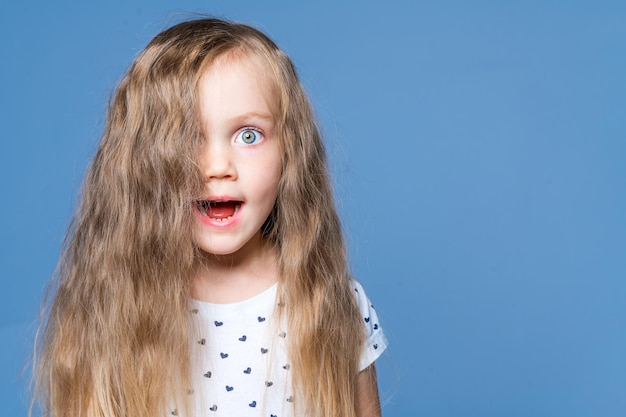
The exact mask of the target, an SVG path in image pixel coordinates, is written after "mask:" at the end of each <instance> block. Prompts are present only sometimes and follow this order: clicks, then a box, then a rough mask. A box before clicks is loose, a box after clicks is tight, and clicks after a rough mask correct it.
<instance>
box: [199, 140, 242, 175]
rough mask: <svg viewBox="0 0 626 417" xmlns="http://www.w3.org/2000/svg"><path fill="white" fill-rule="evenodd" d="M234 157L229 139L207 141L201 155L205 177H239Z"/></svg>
mask: <svg viewBox="0 0 626 417" xmlns="http://www.w3.org/2000/svg"><path fill="white" fill-rule="evenodd" d="M233 157H234V154H233V152H232V149H231V148H230V146H229V144H228V142H227V141H219V140H209V141H207V142H206V143H205V146H204V150H203V152H202V156H201V158H202V160H201V167H202V172H203V174H204V176H205V179H206V180H212V179H230V180H234V179H237V170H236V168H235V163H234V160H233Z"/></svg>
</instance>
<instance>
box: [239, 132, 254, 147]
mask: <svg viewBox="0 0 626 417" xmlns="http://www.w3.org/2000/svg"><path fill="white" fill-rule="evenodd" d="M238 139H241V141H242V142H243V143H245V144H247V145H252V144H253V143H254V142H256V141H257V140H259V132H257V131H256V130H252V129H245V130H243V131H241V133H240V134H239V135H238Z"/></svg>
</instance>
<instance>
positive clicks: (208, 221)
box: [194, 203, 243, 229]
mask: <svg viewBox="0 0 626 417" xmlns="http://www.w3.org/2000/svg"><path fill="white" fill-rule="evenodd" d="M242 209H243V203H241V204H239V208H238V209H237V211H236V212H235V214H233V215H232V216H230V217H229V218H227V219H226V220H221V219H219V220H218V219H214V218H212V217H209V216H205V215H203V214H202V213H201V212H200V210H199V209H198V208H197V207H196V208H194V211H195V213H196V217H197V218H198V220H200V221H201V222H202V224H204V225H206V226H210V227H214V228H217V229H224V228H228V227H232V226H233V225H234V224H235V223H237V221H238V220H239V215H240V213H241V210H242Z"/></svg>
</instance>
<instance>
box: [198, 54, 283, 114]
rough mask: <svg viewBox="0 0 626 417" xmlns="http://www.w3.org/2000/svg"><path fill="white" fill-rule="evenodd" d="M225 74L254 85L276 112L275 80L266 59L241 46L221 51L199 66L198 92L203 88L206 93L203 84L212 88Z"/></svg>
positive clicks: (278, 94)
mask: <svg viewBox="0 0 626 417" xmlns="http://www.w3.org/2000/svg"><path fill="white" fill-rule="evenodd" d="M229 78H231V79H232V78H238V79H240V80H241V81H242V83H243V84H246V85H247V86H248V87H251V86H255V87H257V88H258V90H259V91H261V92H262V94H263V95H264V96H265V99H266V100H267V102H268V104H270V105H271V107H272V111H273V112H275V113H276V114H278V111H279V107H280V103H279V102H280V99H279V97H280V93H279V88H278V80H277V75H276V71H275V69H274V68H273V66H272V65H270V63H269V62H268V59H264V57H262V56H260V54H258V53H254V52H252V51H249V50H244V49H239V50H233V51H228V52H226V53H223V54H221V55H220V56H218V57H216V58H215V59H213V60H211V62H209V63H208V64H207V65H205V66H204V67H203V68H202V70H201V72H200V79H199V83H198V92H199V93H200V92H201V91H202V90H203V89H204V91H203V93H204V94H206V93H209V94H210V91H208V90H207V88H206V87H207V86H208V85H209V86H212V87H213V88H215V87H217V86H219V85H220V84H222V83H223V82H224V81H225V80H226V79H229ZM207 84H208V85H207Z"/></svg>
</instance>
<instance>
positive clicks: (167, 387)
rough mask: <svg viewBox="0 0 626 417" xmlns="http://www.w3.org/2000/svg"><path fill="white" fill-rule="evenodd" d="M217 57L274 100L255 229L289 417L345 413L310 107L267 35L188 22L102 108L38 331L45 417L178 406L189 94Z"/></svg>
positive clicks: (336, 261)
mask: <svg viewBox="0 0 626 417" xmlns="http://www.w3.org/2000/svg"><path fill="white" fill-rule="evenodd" d="M226 54H237V55H238V56H250V57H254V58H255V60H254V62H258V63H259V65H261V66H262V70H263V71H264V72H265V75H266V76H267V78H268V80H270V81H271V82H273V83H274V84H275V86H274V87H275V91H276V92H277V97H278V102H279V103H278V109H277V111H278V113H279V114H277V115H276V118H277V121H278V129H279V130H278V131H279V136H280V140H281V147H282V149H283V152H284V156H283V174H282V177H281V181H280V187H279V194H278V198H277V201H276V204H275V207H274V210H273V212H272V213H271V215H270V218H269V219H268V221H267V222H266V224H265V225H264V228H263V231H264V236H266V238H267V239H268V240H269V241H271V242H272V243H273V244H274V245H276V247H277V249H278V253H279V265H280V268H279V269H280V277H279V284H280V285H279V288H280V291H279V297H280V301H281V302H280V306H281V307H280V308H279V311H278V313H279V314H280V316H281V317H284V319H285V320H286V322H287V325H288V329H289V332H290V335H291V336H290V342H289V343H290V345H289V355H290V359H291V361H292V363H293V364H294V366H293V378H294V379H293V384H294V389H295V392H296V393H297V395H296V396H295V401H294V407H296V408H297V409H298V410H301V411H302V412H304V413H305V414H306V415H307V416H319V417H321V416H342V417H344V416H345V417H350V416H354V415H355V391H356V377H357V374H358V371H359V369H358V358H359V354H360V350H361V345H362V342H363V338H364V335H363V326H362V323H361V319H360V317H359V314H358V309H357V307H356V301H355V299H354V297H353V293H352V292H353V289H352V287H351V284H350V276H349V273H348V270H347V262H346V254H345V245H344V242H343V239H342V235H341V228H340V222H339V219H338V216H337V213H336V209H335V206H334V203H333V196H332V190H331V187H330V182H329V179H328V170H327V166H326V158H325V152H324V147H323V144H322V140H321V137H320V134H319V131H318V129H317V126H316V124H315V120H314V117H313V114H312V110H311V107H310V105H309V102H308V100H307V98H306V95H305V93H304V90H303V88H302V86H301V84H300V82H299V80H298V77H297V75H296V71H295V69H294V66H293V64H292V63H291V61H290V60H289V58H287V56H286V55H284V54H283V53H282V51H281V50H280V49H279V48H278V47H277V46H276V45H275V44H274V43H273V42H272V41H271V40H270V39H269V38H267V37H266V36H265V35H264V34H262V33H261V32H259V31H257V30H256V29H253V28H251V27H249V26H246V25H242V24H235V23H230V22H226V21H222V20H217V19H198V20H192V21H188V22H183V23H180V24H178V25H175V26H173V27H171V28H169V29H167V30H165V31H163V32H162V33H160V34H159V35H157V36H156V37H155V38H154V39H153V40H152V41H151V42H150V43H149V44H148V45H147V47H146V48H145V50H144V51H143V52H142V53H141V54H139V56H138V57H137V58H136V59H135V61H134V63H133V64H132V65H131V67H130V68H129V70H128V72H127V73H126V75H125V77H124V78H123V80H122V81H121V83H120V85H119V86H118V88H117V91H116V93H115V95H114V97H113V98H112V100H111V103H110V105H109V111H108V116H107V123H106V127H105V130H104V133H103V136H102V139H101V141H100V144H99V147H98V150H97V153H96V155H95V157H94V160H93V162H92V164H91V166H90V169H89V171H88V173H87V176H86V178H85V181H84V185H83V189H82V195H81V202H80V206H79V208H78V209H77V212H76V214H75V216H74V219H73V221H72V224H71V226H70V228H69V230H68V234H67V237H66V243H65V245H64V254H63V256H62V257H61V260H60V262H59V267H58V269H57V273H56V277H55V279H54V280H53V282H52V284H51V290H53V291H54V292H53V294H54V295H53V297H52V298H51V300H50V303H49V306H48V308H47V310H46V311H44V314H43V316H44V317H47V319H45V320H44V321H43V323H42V326H41V329H40V332H39V335H38V344H37V346H38V348H37V349H36V359H37V376H36V381H35V382H36V387H37V392H38V396H39V398H40V401H41V405H42V409H43V410H44V414H45V415H46V416H55V417H66V416H67V417H78V416H80V417H105V416H106V417H121V416H135V417H141V416H145V417H148V416H150V417H152V416H156V415H163V414H164V410H165V409H166V407H167V405H168V404H172V403H173V404H176V405H177V406H178V408H179V410H180V414H181V415H186V413H187V412H188V406H187V405H186V401H187V400H186V398H187V390H188V388H189V386H190V385H189V384H190V376H189V371H190V369H189V362H190V356H191V355H192V352H191V351H190V348H189V343H188V340H189V337H190V327H191V324H190V323H189V315H188V305H187V303H188V299H189V294H190V279H191V277H192V271H193V269H194V267H195V265H196V263H197V262H198V258H199V253H198V249H197V248H196V247H195V246H194V243H193V241H192V235H193V234H192V220H193V216H192V207H191V202H192V201H193V200H194V196H197V195H199V193H200V190H201V185H202V182H201V175H200V172H199V170H198V167H197V164H196V161H195V155H196V149H197V147H198V146H199V144H200V143H201V141H202V133H201V132H200V130H199V124H198V114H197V97H196V94H197V88H196V85H197V81H198V79H199V77H200V75H201V73H202V71H203V69H204V68H206V67H207V66H209V65H211V63H212V62H214V61H215V60H216V59H218V58H219V57H222V56H225V55H226Z"/></svg>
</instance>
